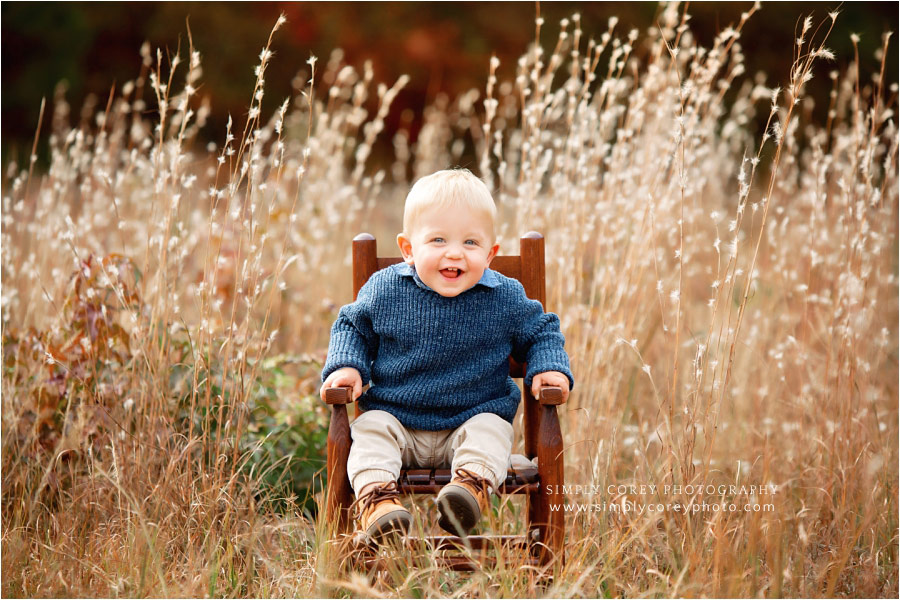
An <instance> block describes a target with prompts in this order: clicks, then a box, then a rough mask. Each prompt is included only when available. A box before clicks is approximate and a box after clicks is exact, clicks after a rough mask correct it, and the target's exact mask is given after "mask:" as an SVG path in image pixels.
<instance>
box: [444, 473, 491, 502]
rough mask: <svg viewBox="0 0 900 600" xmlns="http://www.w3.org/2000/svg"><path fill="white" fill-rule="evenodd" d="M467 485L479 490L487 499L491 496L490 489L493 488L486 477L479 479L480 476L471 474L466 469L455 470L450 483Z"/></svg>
mask: <svg viewBox="0 0 900 600" xmlns="http://www.w3.org/2000/svg"><path fill="white" fill-rule="evenodd" d="M454 482H457V483H467V484H469V485H471V486H472V487H474V488H475V489H476V490H479V491H480V492H481V493H482V494H484V497H485V498H488V497H489V496H490V495H491V489H492V488H493V486H492V485H491V480H490V479H488V478H487V477H481V476H480V475H478V474H476V473H473V472H472V471H470V470H468V469H461V468H460V469H456V471H455V472H454V478H453V481H452V482H451V483H454Z"/></svg>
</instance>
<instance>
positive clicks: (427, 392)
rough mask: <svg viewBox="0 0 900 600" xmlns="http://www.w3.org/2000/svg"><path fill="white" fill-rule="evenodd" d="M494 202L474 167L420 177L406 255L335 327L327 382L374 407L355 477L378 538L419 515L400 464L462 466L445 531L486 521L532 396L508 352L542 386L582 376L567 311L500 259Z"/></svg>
mask: <svg viewBox="0 0 900 600" xmlns="http://www.w3.org/2000/svg"><path fill="white" fill-rule="evenodd" d="M496 212H497V209H496V206H495V205H494V201H493V199H492V198H491V194H490V192H489V191H488V189H487V186H485V184H484V183H483V182H482V181H481V180H480V179H478V178H477V177H475V176H474V175H473V174H472V173H470V172H469V171H467V170H448V171H439V172H437V173H434V174H432V175H429V176H427V177H423V178H422V179H420V180H419V181H417V182H416V184H415V185H414V186H413V187H412V189H411V190H410V192H409V195H408V196H407V198H406V206H405V209H404V214H403V233H401V234H399V235H398V236H397V244H398V245H399V246H400V252H401V253H402V255H403V261H404V262H401V263H399V264H396V265H393V266H391V267H388V268H385V269H382V270H380V271H378V272H377V273H375V274H374V275H372V277H371V278H369V281H368V282H367V283H366V284H365V285H364V286H363V287H362V288H361V289H360V291H359V294H358V296H357V300H356V302H354V303H352V304H348V305H346V306H344V307H343V308H341V311H340V313H339V315H338V318H337V321H335V323H334V326H333V327H332V329H331V341H330V344H329V347H328V358H327V360H326V362H325V366H324V368H323V370H322V378H323V380H324V383H323V385H322V389H321V394H322V399H323V400H324V397H325V390H326V389H327V388H330V387H338V386H352V387H353V398H354V399H356V398H359V403H360V406H361V408H362V409H363V410H364V411H365V412H363V413H362V414H361V415H360V416H359V417H358V418H357V419H356V420H355V421H354V422H353V424H352V425H351V437H352V440H353V442H352V445H351V447H350V456H349V459H348V461H347V476H348V477H349V479H350V483H351V485H352V487H353V490H354V492H355V493H356V496H357V501H356V505H357V507H358V509H359V513H360V521H361V527H362V529H363V530H364V531H365V532H366V533H367V534H368V535H369V536H373V537H376V538H377V537H381V536H383V535H385V534H387V533H389V532H395V531H405V530H406V529H408V527H409V523H410V521H411V517H410V514H409V511H407V510H406V509H405V508H404V507H403V505H402V504H401V503H400V500H399V490H398V488H397V478H398V477H399V476H400V468H401V466H402V465H406V466H415V467H437V468H446V467H447V466H449V467H450V468H451V471H452V473H453V478H452V480H451V482H450V483H449V484H448V485H446V486H444V487H443V488H442V489H441V492H440V493H439V494H438V498H437V504H438V510H439V512H440V520H439V521H438V524H439V525H440V526H441V527H442V528H443V529H445V530H447V531H449V532H451V533H455V534H457V535H465V534H467V533H468V532H469V530H470V529H471V528H472V527H473V526H474V525H475V524H476V523H477V522H478V521H479V520H480V517H481V514H482V512H483V511H484V508H485V507H486V506H487V503H488V499H489V496H490V494H491V493H492V492H493V491H496V490H497V488H498V487H499V486H500V484H501V483H502V482H503V480H504V479H505V478H506V471H507V468H508V466H509V459H510V450H511V449H512V441H513V428H512V420H513V417H514V416H515V414H516V408H517V407H518V404H519V400H520V397H521V394H520V392H519V389H518V387H517V386H516V383H515V382H514V381H513V379H512V378H511V377H510V376H509V361H508V358H509V356H510V355H512V356H513V357H514V358H515V359H516V360H517V361H519V362H527V363H528V371H527V373H526V376H525V385H527V386H531V388H532V390H534V392H535V395H537V390H538V389H539V388H540V387H541V386H545V385H553V386H558V387H561V388H562V390H563V399H564V400H565V399H566V398H567V397H568V393H569V389H570V388H571V386H572V385H573V384H574V380H573V378H572V373H571V371H570V369H569V358H568V356H567V355H566V352H565V350H564V349H563V346H564V343H565V339H564V338H563V335H562V333H560V330H559V318H558V317H557V316H556V315H555V314H553V313H545V312H544V311H543V308H542V307H541V304H540V302H537V301H535V300H530V299H529V298H528V297H527V296H526V295H525V291H524V289H523V288H522V285H521V284H520V283H519V282H518V281H516V280H515V279H510V278H508V277H504V276H503V275H501V274H499V273H497V272H495V271H492V270H490V269H489V268H488V266H489V265H490V263H491V260H493V258H494V256H496V254H497V251H498V250H499V246H498V245H497V244H496V237H495V235H494V218H495V216H496ZM369 382H371V385H370V387H369V388H368V390H367V391H366V392H365V393H362V388H363V385H364V384H367V383H369Z"/></svg>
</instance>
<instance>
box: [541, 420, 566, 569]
mask: <svg viewBox="0 0 900 600" xmlns="http://www.w3.org/2000/svg"><path fill="white" fill-rule="evenodd" d="M537 455H538V473H539V474H540V479H541V489H540V491H539V493H538V495H537V502H536V503H535V504H536V505H537V506H535V507H534V508H535V511H534V517H535V520H536V522H537V525H538V530H539V531H540V535H541V544H542V546H541V552H540V559H541V564H547V563H548V562H550V561H551V560H552V559H553V558H554V556H555V557H556V558H557V560H559V561H560V564H565V549H564V544H565V538H566V521H565V511H563V510H562V509H561V507H560V505H561V504H562V503H563V499H564V498H563V494H562V486H563V482H564V465H563V443H562V432H561V431H560V428H559V418H558V417H557V415H556V407H555V406H542V407H541V419H540V427H539V428H538V448H537ZM551 505H556V510H551V509H550V507H551Z"/></svg>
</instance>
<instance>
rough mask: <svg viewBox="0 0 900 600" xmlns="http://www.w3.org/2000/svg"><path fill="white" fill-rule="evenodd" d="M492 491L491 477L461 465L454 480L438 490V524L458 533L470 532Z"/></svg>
mask: <svg viewBox="0 0 900 600" xmlns="http://www.w3.org/2000/svg"><path fill="white" fill-rule="evenodd" d="M490 495H491V482H490V480H488V479H487V478H486V477H480V476H478V475H476V474H475V473H473V472H472V471H469V470H468V469H457V470H456V472H455V473H454V475H453V479H451V480H450V483H448V484H447V485H445V486H444V487H443V488H442V489H441V491H440V492H439V493H438V496H437V505H438V511H439V512H440V515H441V517H440V519H439V520H438V525H440V526H441V529H443V530H444V531H448V532H450V533H452V534H454V535H458V536H464V535H467V534H468V533H469V532H470V531H471V530H472V528H473V527H475V525H476V524H477V523H478V521H480V520H481V514H482V513H483V512H484V509H485V507H486V506H487V505H488V499H489V498H490Z"/></svg>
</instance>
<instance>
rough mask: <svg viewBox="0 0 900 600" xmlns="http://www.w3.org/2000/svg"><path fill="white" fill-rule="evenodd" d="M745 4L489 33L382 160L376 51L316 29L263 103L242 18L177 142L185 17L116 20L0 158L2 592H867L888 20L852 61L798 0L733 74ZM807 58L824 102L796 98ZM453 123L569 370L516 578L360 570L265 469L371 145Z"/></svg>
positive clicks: (282, 468)
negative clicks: (111, 66)
mask: <svg viewBox="0 0 900 600" xmlns="http://www.w3.org/2000/svg"><path fill="white" fill-rule="evenodd" d="M756 11H757V8H753V9H751V10H750V11H748V13H747V14H745V15H744V16H743V17H742V19H741V21H740V22H739V23H737V24H735V25H733V26H731V27H728V28H726V29H725V30H723V31H722V32H721V33H720V34H719V35H718V37H717V38H716V40H715V42H714V44H713V46H712V47H711V48H703V47H700V46H699V45H698V44H697V43H696V41H695V40H694V38H693V36H692V34H691V31H690V28H689V26H688V18H689V17H688V15H687V14H686V13H684V12H679V10H678V8H677V7H676V6H674V5H670V6H665V7H663V8H662V10H661V12H660V15H659V27H658V28H655V29H652V30H650V31H648V32H647V33H646V35H645V36H643V37H642V36H641V35H640V34H639V32H637V31H631V32H619V31H618V30H617V22H616V20H615V19H611V20H610V22H609V23H608V27H607V30H606V31H603V32H601V33H600V34H599V35H598V36H597V37H596V38H590V39H589V40H587V41H586V40H585V38H586V37H587V36H586V35H585V33H584V31H583V30H582V24H581V22H580V18H579V16H578V15H573V17H572V18H571V20H566V21H564V22H563V23H562V24H561V27H560V33H559V36H558V39H557V41H556V43H555V45H554V46H553V47H552V49H551V50H549V51H547V50H545V49H544V48H543V47H542V46H541V44H535V45H534V46H532V47H531V48H529V49H528V51H527V52H526V53H525V54H524V55H523V56H522V57H521V59H520V60H519V63H518V65H516V66H515V67H512V66H510V68H509V69H508V70H509V71H512V70H513V69H514V71H515V77H514V79H512V80H501V76H500V75H498V73H502V72H503V71H504V67H505V65H499V63H498V62H497V61H492V62H491V64H490V65H487V66H486V71H487V72H486V75H487V85H486V89H485V92H484V94H482V93H481V92H480V91H478V90H472V91H471V92H469V93H467V94H464V95H463V96H461V97H460V98H455V99H450V98H446V97H439V98H438V99H437V100H436V101H435V103H434V104H433V105H432V106H430V107H428V108H427V109H426V111H425V113H424V115H423V119H424V126H423V129H422V131H421V132H420V134H419V136H418V139H417V141H416V142H415V143H413V142H411V141H410V137H409V135H408V133H406V132H404V131H401V132H400V133H399V134H397V135H396V136H395V138H394V140H393V146H394V149H395V154H394V156H393V157H392V158H391V161H390V163H391V164H390V167H389V171H387V170H381V169H379V168H378V167H377V166H376V165H375V164H374V161H373V159H372V152H373V148H375V145H376V143H377V140H378V138H379V137H380V136H381V135H383V130H384V119H385V118H386V116H387V115H388V113H389V111H390V106H391V102H392V100H393V99H394V97H395V96H396V93H397V92H398V90H399V89H400V88H401V87H402V86H403V84H404V83H405V81H404V80H402V79H401V80H400V81H398V82H396V83H394V84H393V85H392V86H390V87H389V86H388V85H385V84H376V82H375V81H374V76H373V71H372V68H371V66H369V65H365V66H364V67H363V68H362V69H361V70H360V69H357V68H356V67H354V66H352V65H347V64H345V62H344V61H343V56H342V54H341V53H340V52H335V53H333V54H332V55H331V57H330V58H329V59H328V60H327V61H326V62H325V64H324V65H322V64H320V63H319V62H318V61H317V60H316V59H315V58H310V60H309V61H308V62H307V63H306V65H305V66H304V67H303V68H302V69H301V71H300V72H299V73H298V76H297V78H296V79H295V83H296V89H295V95H294V96H293V97H292V98H288V99H287V100H283V99H276V100H274V101H271V102H270V101H269V98H267V97H266V95H265V89H266V88H265V75H266V68H267V66H268V64H269V63H270V61H271V60H273V57H272V54H271V52H270V51H269V45H268V44H267V45H266V47H265V48H264V49H263V51H262V52H261V54H260V56H259V63H258V66H257V82H256V85H255V88H254V89H253V90H252V92H251V98H250V101H249V106H250V108H249V109H248V113H247V114H246V115H240V116H235V118H234V119H232V120H230V121H229V126H228V130H227V131H226V132H225V133H224V137H223V138H221V141H220V142H219V143H217V144H210V145H208V146H205V147H204V146H203V144H202V143H200V142H199V141H198V139H199V138H198V136H197V134H198V132H199V131H200V130H201V129H202V128H203V127H204V124H205V119H206V117H207V115H208V114H209V112H210V111H211V110H213V108H212V106H211V105H210V103H209V101H207V100H203V99H200V98H198V94H197V89H198V86H199V83H198V82H199V81H200V78H201V76H202V67H201V56H200V54H199V52H198V51H197V50H195V49H194V48H193V47H190V48H188V51H187V53H186V57H184V58H182V57H180V56H179V55H176V56H175V57H173V58H172V59H167V58H165V57H164V56H163V55H162V53H160V52H158V51H157V52H156V53H155V54H154V53H153V52H152V51H151V50H150V47H149V45H148V46H145V47H144V49H143V50H142V56H143V68H142V71H141V73H140V74H139V76H138V77H137V78H136V79H135V80H134V81H132V82H128V83H126V84H125V85H124V86H122V87H121V88H120V89H115V90H114V92H113V93H112V94H111V95H110V97H109V98H108V99H106V100H101V101H98V102H94V103H93V104H92V103H88V104H87V106H86V107H85V108H84V109H83V110H82V111H81V114H80V117H79V118H78V119H73V116H72V115H71V114H70V113H71V108H70V107H69V106H68V104H67V103H66V102H65V99H64V97H63V96H62V95H61V94H60V95H58V96H57V97H56V98H55V99H54V101H53V102H52V109H49V111H48V113H47V114H46V115H45V116H44V117H43V118H42V120H41V123H40V124H39V125H38V132H39V133H38V135H37V136H36V141H35V144H36V147H37V144H39V143H40V144H44V143H46V144H48V146H49V151H50V157H51V158H50V165H49V167H48V168H47V170H46V172H41V171H40V170H38V169H35V168H34V167H33V165H34V162H35V161H34V159H32V161H30V163H29V164H28V165H15V164H11V165H9V166H8V168H7V169H6V178H5V180H4V195H3V219H2V220H3V225H2V236H3V238H2V241H3V261H2V275H3V283H4V285H3V292H2V323H3V332H4V333H3V365H4V366H3V369H4V370H3V378H2V391H3V411H2V431H3V441H2V465H3V481H2V483H3V500H2V523H3V590H2V591H3V594H4V595H7V596H50V595H68V596H92V595H102V596H120V595H121V596H158V595H167V596H181V595H189V596H205V595H210V596H276V595H278V596H309V595H348V594H349V595H386V596H398V595H399V596H409V595H429V596H469V595H473V596H474V595H492V596H499V595H504V596H525V595H534V594H538V595H541V594H546V595H553V596H608V595H617V596H619V595H625V596H651V595H652V596H688V595H727V596H780V595H783V596H832V595H846V596H896V594H897V591H898V583H897V542H898V538H897V532H898V529H897V527H898V524H897V507H898V504H897V489H898V488H897V483H898V482H897V472H896V468H895V467H896V464H897V442H898V430H897V417H898V411H897V387H896V382H897V376H898V369H897V358H898V355H897V344H898V338H897V311H898V303H897V295H898V281H897V248H898V246H897V239H898V237H897V219H898V214H897V208H898V184H897V140H898V138H897V130H896V125H895V123H894V121H895V112H896V105H897V101H896V98H897V94H896V92H897V85H896V83H895V82H894V83H892V82H887V81H885V80H884V75H883V74H884V63H885V61H886V60H888V57H889V56H891V55H892V54H891V53H892V52H893V51H892V49H891V47H890V46H889V43H888V42H889V40H888V38H885V40H884V48H883V50H882V51H881V54H880V57H879V59H880V60H881V65H882V68H881V73H882V75H881V77H880V78H879V79H878V80H876V81H874V82H865V81H860V79H859V76H858V68H859V63H860V61H867V60H871V59H869V58H868V57H859V56H853V57H834V56H831V52H830V51H829V50H828V49H827V47H826V46H825V40H826V38H827V36H828V32H829V31H830V27H831V25H832V24H833V22H834V20H835V19H836V18H840V16H839V15H837V14H833V15H829V16H827V17H826V18H825V19H824V21H823V22H822V23H821V24H819V25H816V24H814V22H813V21H812V20H811V19H806V20H805V21H803V22H802V25H801V26H800V30H799V31H798V36H797V37H798V41H797V44H796V46H795V47H794V48H791V49H787V48H785V61H786V62H788V61H790V62H791V63H792V65H793V68H792V71H791V78H790V80H789V81H785V82H766V80H765V76H764V75H762V74H753V75H750V74H746V73H745V69H744V66H743V60H744V57H743V54H742V49H741V44H740V37H741V30H742V27H743V25H744V23H745V22H746V20H747V19H749V18H760V17H757V16H754V14H753V13H755V12H756ZM763 18H764V17H763ZM281 24H282V21H281V20H279V22H278V24H276V26H275V29H274V30H273V32H272V34H273V35H276V34H277V33H276V30H277V29H278V27H279V26H280V25H281ZM542 27H543V23H542V22H541V21H540V20H538V22H537V23H536V38H537V39H541V38H542V37H546V35H545V34H542V32H541V29H542ZM271 39H272V37H271V36H270V38H269V41H270V42H271ZM279 60H289V58H286V57H279ZM813 76H814V77H819V78H822V77H829V78H830V79H831V81H832V82H833V92H832V94H831V96H830V97H829V98H811V97H809V96H807V95H806V93H805V89H806V86H805V84H806V83H807V82H808V80H809V78H810V77H813ZM264 101H265V102H264ZM212 102H213V103H214V99H213V100H212ZM815 103H819V104H823V103H824V104H826V105H827V106H828V111H827V119H826V120H825V122H824V123H823V122H821V121H820V120H817V119H816V118H815V114H816V113H815V112H814V111H813V107H814V106H815ZM758 119H765V120H766V127H765V133H763V134H762V136H761V137H760V136H756V135H754V123H755V122H756V121H757V120H758ZM470 156H474V157H475V158H474V161H475V163H474V164H473V165H472V167H473V168H475V165H477V168H476V169H475V170H476V171H479V172H480V174H481V176H482V177H484V178H485V180H486V181H488V182H489V183H490V185H491V186H492V189H494V190H495V197H496V199H497V201H498V205H499V207H500V210H501V214H502V215H503V219H502V221H503V223H504V225H503V227H502V230H501V232H500V233H501V246H502V249H503V251H505V252H509V253H512V252H515V250H516V240H517V238H518V236H519V235H520V234H522V233H524V232H525V231H528V230H532V229H536V230H539V231H543V232H544V233H545V235H546V238H547V244H548V246H547V260H548V286H549V287H548V289H549V294H548V304H549V308H550V309H551V310H554V311H556V312H558V313H559V315H560V317H561V320H562V327H563V330H564V333H565V335H566V339H567V349H568V351H569V353H570V355H571V357H572V362H573V371H574V372H575V373H576V379H577V383H576V387H575V389H574V391H573V395H572V397H571V399H570V402H569V404H568V406H566V407H565V409H564V410H563V412H562V413H561V414H562V416H563V426H564V437H565V439H566V453H565V461H566V465H567V471H566V478H567V482H568V483H571V484H572V485H580V486H582V487H581V488H578V489H574V488H573V489H572V490H570V493H569V495H568V503H569V505H570V508H572V509H573V510H576V511H577V510H579V509H578V507H579V506H581V507H582V509H581V512H576V513H571V514H569V515H568V516H567V525H568V540H567V552H568V556H567V559H568V560H567V562H566V564H565V566H563V565H561V564H559V563H556V564H554V565H552V567H551V570H552V573H553V575H554V578H553V580H552V583H550V584H547V583H546V580H542V579H541V578H540V577H538V575H539V573H537V572H535V571H534V570H532V569H523V568H521V561H520V560H518V559H517V557H516V556H515V555H513V554H510V553H508V552H503V551H501V552H500V555H501V560H500V562H499V563H498V564H497V565H495V566H493V567H491V568H489V569H486V570H485V571H484V572H482V573H479V574H476V575H474V576H472V577H459V576H457V575H454V574H452V573H447V572H445V571H443V570H441V569H440V568H439V566H438V565H437V564H435V562H434V561H433V559H432V557H431V556H429V555H427V554H417V553H414V552H408V551H407V552H401V554H400V558H399V559H398V560H397V561H396V562H394V563H392V564H391V568H390V569H389V572H388V573H387V574H381V575H379V576H370V574H366V573H361V572H353V571H352V570H350V571H348V570H346V569H341V568H340V567H341V566H342V565H344V564H345V560H346V558H347V556H346V555H345V554H343V553H342V551H341V548H340V546H339V545H336V544H333V543H331V542H329V541H328V535H327V532H326V531H325V529H324V527H323V526H322V524H321V523H320V524H318V525H314V524H313V523H312V522H311V521H310V520H309V519H308V518H306V516H304V515H307V516H308V513H304V512H302V510H301V508H302V506H303V501H304V498H303V497H301V496H302V488H301V489H300V491H298V488H296V487H293V488H292V487H290V486H288V485H280V486H279V485H277V483H278V481H279V480H285V479H290V477H291V475H290V474H291V473H294V475H295V480H296V478H298V477H299V478H301V479H302V478H304V477H305V478H307V479H308V478H309V475H308V472H307V474H306V475H304V474H303V473H304V472H302V471H298V472H294V471H291V470H290V469H292V468H294V467H296V465H297V464H299V463H305V464H307V466H309V465H312V470H315V469H317V468H319V467H320V466H321V463H316V460H317V459H319V460H320V458H319V457H320V452H321V445H318V446H317V440H319V441H320V440H321V432H322V428H323V427H324V426H325V423H326V422H327V421H326V419H325V412H324V409H323V407H322V406H320V405H318V404H317V402H316V399H315V398H316V393H315V392H316V388H317V385H318V368H319V366H320V364H321V360H322V358H323V353H324V348H325V347H326V346H327V335H328V329H329V327H330V324H331V322H332V320H333V319H334V317H335V315H336V312H337V309H338V308H339V306H340V305H341V304H343V303H344V302H346V301H348V299H349V295H350V284H349V277H348V265H349V240H350V238H351V237H352V236H353V234H354V233H356V232H358V231H363V230H368V231H372V232H373V233H375V234H376V235H380V238H381V239H382V240H385V241H384V242H383V243H382V250H383V251H384V249H385V248H386V247H387V248H389V247H390V245H389V243H388V242H387V240H390V239H392V237H393V234H394V233H395V232H396V230H397V229H399V227H400V214H401V207H402V199H403V197H404V195H405V192H406V190H407V189H408V185H409V183H410V180H408V179H407V177H408V176H409V177H410V179H412V178H415V177H417V176H420V175H422V174H425V173H428V172H431V171H433V170H435V169H439V168H445V167H447V166H449V165H452V164H457V163H459V162H461V161H464V160H467V158H466V157H470ZM385 244H387V245H385ZM317 436H318V437H317ZM274 440H278V442H277V443H275V441H274ZM297 473H300V475H297ZM294 483H296V481H294ZM642 485H643V486H646V487H645V488H643V489H642V488H641V487H640V486H642ZM741 485H746V486H774V488H773V487H769V488H767V489H769V490H774V491H773V493H770V494H761V493H754V492H753V491H752V488H746V490H743V491H742V490H741V488H740V486H741ZM649 486H654V487H652V488H651V487H649ZM666 486H669V487H668V488H667V487H666ZM675 486H681V488H680V489H676V488H675ZM687 486H695V487H696V486H704V489H703V490H701V492H702V493H700V492H697V490H696V489H693V490H691V491H690V493H689V492H688V491H687V490H689V489H690V488H688V487H687ZM705 486H715V488H714V489H712V492H713V493H711V494H709V493H706V492H707V489H706V487H705ZM718 486H724V487H723V488H719V487H718ZM729 486H735V488H734V489H733V490H732V488H730V487H729ZM312 489H313V491H314V490H315V488H312ZM720 490H721V492H720ZM311 493H312V492H311ZM623 503H633V506H643V507H645V510H644V512H637V511H632V512H623V511H620V510H616V509H614V508H612V507H611V506H612V505H616V506H622V505H623ZM731 504H733V505H734V506H735V510H729V509H728V507H729V506H730V505H731ZM766 504H770V505H771V510H758V511H755V510H753V509H754V508H760V509H765V508H766V507H765V506H764V505H766ZM626 505H627V504H626ZM657 505H662V508H663V510H661V511H657V510H655V508H656V506H657ZM723 505H724V506H725V509H722V506H723ZM745 505H749V506H748V507H747V509H746V510H745V509H744V508H745ZM307 506H308V505H307ZM646 507H653V508H651V509H647V508H646ZM686 507H687V512H685V508H686ZM694 507H698V508H699V510H697V511H696V512H694V510H695V508H694ZM521 508H522V507H521V505H520V504H519V503H517V502H513V503H512V504H509V505H504V506H503V507H502V509H501V507H499V506H495V512H496V511H498V510H499V512H500V513H503V514H505V515H506V516H507V517H509V516H510V515H509V514H510V513H512V514H513V515H515V514H518V511H520V510H521ZM501 516H502V515H501ZM495 517H496V515H495V514H492V515H491V519H492V520H493V527H494V529H504V530H510V531H511V530H514V529H515V527H516V523H517V522H518V521H519V520H518V519H515V518H513V519H507V520H506V521H504V522H500V521H499V520H497V519H495ZM417 518H418V524H417V527H418V528H421V529H422V530H425V529H429V528H432V527H433V525H432V524H431V519H430V518H429V516H428V513H417ZM417 530H418V529H417Z"/></svg>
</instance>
